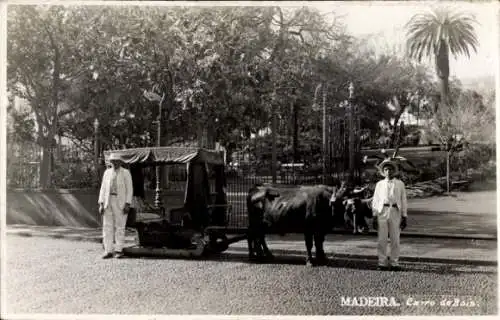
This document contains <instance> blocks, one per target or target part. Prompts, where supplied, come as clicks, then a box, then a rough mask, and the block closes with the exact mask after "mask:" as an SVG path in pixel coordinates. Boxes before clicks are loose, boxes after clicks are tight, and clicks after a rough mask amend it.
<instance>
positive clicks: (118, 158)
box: [108, 153, 123, 162]
mask: <svg viewBox="0 0 500 320" xmlns="http://www.w3.org/2000/svg"><path fill="white" fill-rule="evenodd" d="M108 160H109V161H121V162H123V159H122V157H121V156H120V155H119V154H116V153H111V154H110V155H109V158H108Z"/></svg>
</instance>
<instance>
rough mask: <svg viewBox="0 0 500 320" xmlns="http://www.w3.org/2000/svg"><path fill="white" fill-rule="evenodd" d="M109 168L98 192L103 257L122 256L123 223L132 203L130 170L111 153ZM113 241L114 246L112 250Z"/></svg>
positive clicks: (117, 156)
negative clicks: (110, 165) (101, 217)
mask: <svg viewBox="0 0 500 320" xmlns="http://www.w3.org/2000/svg"><path fill="white" fill-rule="evenodd" d="M109 161H110V162H111V164H112V167H111V168H108V169H106V171H105V172H104V175H103V178H102V184H101V190H100V192H99V212H100V213H101V214H102V215H103V219H102V221H103V222H102V235H103V244H104V251H105V254H104V256H103V259H109V258H112V257H113V252H115V253H116V254H115V256H116V257H117V258H121V257H123V251H122V250H123V243H124V240H125V224H126V222H127V214H128V212H129V210H130V204H131V203H132V194H133V186H132V176H131V175H130V171H129V170H127V169H125V168H123V167H122V159H121V158H120V156H119V155H116V154H113V153H112V154H111V155H110V157H109ZM113 242H115V245H116V246H115V248H114V250H113Z"/></svg>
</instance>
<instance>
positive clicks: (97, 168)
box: [94, 118, 101, 182]
mask: <svg viewBox="0 0 500 320" xmlns="http://www.w3.org/2000/svg"><path fill="white" fill-rule="evenodd" d="M99 149H100V148H99V120H98V119H97V118H95V119H94V170H95V172H96V175H97V179H96V181H97V182H99V179H100V177H101V172H100V166H99Z"/></svg>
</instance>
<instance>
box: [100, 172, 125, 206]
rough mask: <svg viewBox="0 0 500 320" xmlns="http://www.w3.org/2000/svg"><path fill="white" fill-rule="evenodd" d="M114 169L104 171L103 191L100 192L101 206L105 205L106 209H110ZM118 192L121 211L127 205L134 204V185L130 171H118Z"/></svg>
mask: <svg viewBox="0 0 500 320" xmlns="http://www.w3.org/2000/svg"><path fill="white" fill-rule="evenodd" d="M113 171H114V169H113V168H108V169H106V171H104V175H103V177H102V183H101V190H100V192H99V201H98V203H99V204H101V203H102V204H104V208H107V207H108V203H109V196H110V191H111V180H112V177H113ZM116 191H117V197H118V204H119V206H120V209H122V210H123V208H125V203H128V204H131V203H132V194H133V191H134V189H133V185H132V176H131V174H130V171H129V170H127V169H125V168H122V167H120V168H119V169H118V170H117V171H116Z"/></svg>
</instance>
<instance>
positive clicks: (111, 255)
mask: <svg viewBox="0 0 500 320" xmlns="http://www.w3.org/2000/svg"><path fill="white" fill-rule="evenodd" d="M102 258H103V259H110V258H113V254H112V253H106V254H105V255H103V256H102Z"/></svg>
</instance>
